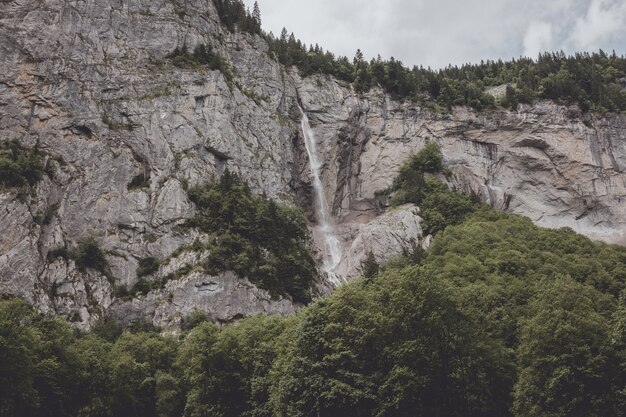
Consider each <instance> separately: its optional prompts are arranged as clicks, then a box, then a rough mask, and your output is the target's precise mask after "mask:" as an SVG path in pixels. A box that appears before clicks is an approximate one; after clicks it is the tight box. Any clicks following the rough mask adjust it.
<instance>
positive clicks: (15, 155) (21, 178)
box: [0, 141, 53, 189]
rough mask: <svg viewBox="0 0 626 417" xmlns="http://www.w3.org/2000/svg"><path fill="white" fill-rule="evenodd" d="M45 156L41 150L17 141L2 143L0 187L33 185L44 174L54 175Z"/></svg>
mask: <svg viewBox="0 0 626 417" xmlns="http://www.w3.org/2000/svg"><path fill="white" fill-rule="evenodd" d="M44 156H45V155H44V154H43V153H42V152H40V151H39V150H37V149H30V148H25V147H23V146H22V145H20V144H19V142H17V141H9V142H2V143H0V189H1V188H20V187H32V186H34V185H35V184H37V182H39V180H41V179H42V178H43V176H44V175H50V176H52V173H53V172H52V170H51V168H47V167H46V164H45V163H44Z"/></svg>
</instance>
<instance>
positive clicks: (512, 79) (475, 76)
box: [213, 0, 626, 112]
mask: <svg viewBox="0 0 626 417" xmlns="http://www.w3.org/2000/svg"><path fill="white" fill-rule="evenodd" d="M213 2H214V4H215V5H216V8H217V10H218V13H219V15H220V18H221V20H222V22H223V24H224V25H225V26H226V27H227V28H228V29H229V30H230V31H237V30H239V31H243V32H249V33H253V34H259V35H261V36H264V37H265V39H266V40H267V41H268V43H269V45H270V50H271V52H272V53H274V54H275V56H276V57H277V59H278V60H279V61H280V62H281V63H282V64H284V65H287V66H291V65H296V66H297V67H298V68H299V69H300V71H301V74H302V75H304V76H308V75H312V74H330V75H332V76H334V77H336V78H337V79H339V80H343V81H346V82H349V83H352V84H353V85H354V88H355V89H356V90H357V91H358V92H366V91H368V90H369V89H370V88H372V87H374V86H376V85H378V86H380V87H382V88H383V89H384V90H385V91H386V92H387V93H389V94H390V95H392V96H393V97H394V98H396V99H409V100H415V101H421V102H426V103H430V104H435V105H436V106H439V107H440V108H442V109H450V108H451V106H456V105H467V106H471V107H473V108H475V109H478V110H481V109H485V108H493V107H495V106H496V105H497V104H500V105H502V106H504V107H509V108H513V109H514V108H516V107H517V105H518V104H519V103H531V102H532V101H533V100H535V99H536V98H544V99H551V100H555V101H558V102H563V103H568V104H569V103H576V104H578V105H579V106H580V108H581V109H582V110H583V111H589V110H592V111H597V112H606V111H612V112H620V111H624V110H626V89H625V88H626V57H624V56H618V55H616V54H615V53H614V52H613V53H612V54H606V53H605V52H603V51H599V52H597V53H592V54H589V53H577V54H575V55H573V56H566V55H565V54H564V53H563V52H558V53H544V54H541V55H539V57H538V58H537V59H536V60H534V59H531V58H520V59H517V60H515V59H514V60H511V61H508V62H503V61H501V60H498V61H487V62H481V63H480V64H467V65H462V66H460V67H458V66H449V67H447V68H444V69H441V70H432V69H430V68H423V67H417V66H414V67H413V68H407V67H405V66H404V65H403V64H402V62H401V61H399V60H396V59H394V58H393V57H391V58H390V59H388V60H383V59H381V57H380V56H378V57H377V58H376V59H372V60H370V61H369V62H368V61H366V60H365V59H364V56H363V53H362V52H361V51H360V50H358V51H357V52H356V54H355V56H354V58H353V59H352V60H350V59H348V58H347V57H344V56H342V57H335V55H333V54H332V53H331V52H328V51H326V52H325V51H324V50H323V48H321V47H320V46H319V45H315V46H313V45H310V46H309V47H308V48H307V47H306V45H305V44H303V43H302V42H301V41H300V40H298V39H297V38H296V37H295V35H294V34H293V33H291V34H290V33H289V32H287V30H286V29H283V30H282V32H281V33H280V34H279V35H278V36H274V35H273V34H272V33H269V34H267V33H264V32H263V31H262V30H261V26H260V23H261V15H260V12H259V9H258V6H257V5H255V9H254V11H253V12H249V11H247V10H246V8H245V6H244V4H243V2H242V1H241V0H213ZM500 85H506V86H507V87H506V91H505V96H504V97H502V98H501V99H500V102H499V103H497V102H496V99H494V97H493V96H492V95H491V94H488V93H487V92H486V88H487V87H490V86H500Z"/></svg>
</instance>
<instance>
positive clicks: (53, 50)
mask: <svg viewBox="0 0 626 417" xmlns="http://www.w3.org/2000/svg"><path fill="white" fill-rule="evenodd" d="M199 44H206V45H209V46H211V47H212V48H213V50H214V51H216V52H217V53H218V54H219V55H220V56H221V57H222V58H223V59H224V61H225V62H226V63H227V65H228V67H229V68H230V70H231V72H232V74H233V77H232V79H230V78H229V77H227V76H225V75H224V74H223V73H222V72H220V71H217V70H216V71H209V70H208V69H206V68H204V69H203V68H188V69H185V68H177V67H175V66H173V65H172V63H171V60H169V59H168V58H167V57H168V55H169V54H171V53H172V52H173V51H174V50H175V48H177V47H182V46H183V45H186V46H187V47H188V49H189V50H193V48H194V47H195V46H196V45H199ZM298 104H301V106H302V107H303V108H304V109H305V111H306V112H307V114H308V116H309V118H310V121H311V125H312V128H313V130H314V132H315V134H316V137H317V139H318V142H319V143H318V149H319V150H320V151H321V153H322V155H321V159H322V160H323V161H324V165H323V167H322V178H323V182H324V188H325V191H326V193H327V194H326V196H327V200H328V201H329V202H330V203H331V204H332V207H331V208H332V212H333V214H334V216H335V221H336V225H335V227H336V228H337V230H338V231H339V233H340V237H341V238H342V246H343V252H344V253H343V257H344V260H343V262H342V264H341V265H340V268H339V270H338V272H340V273H341V274H343V275H344V276H345V277H346V278H347V277H350V276H353V275H354V274H355V273H356V271H357V266H358V264H359V263H360V260H361V259H362V258H363V256H364V250H365V249H366V248H367V249H372V250H373V251H374V253H375V254H376V256H377V257H378V258H380V259H384V258H386V257H389V256H391V255H393V254H395V253H397V252H399V251H401V250H402V246H403V245H404V244H406V243H407V242H411V241H412V240H413V239H418V240H419V239H423V237H422V236H420V234H421V232H420V229H419V217H418V215H417V214H415V213H416V212H415V209H412V208H401V209H398V210H396V211H391V212H388V213H386V214H385V210H386V208H385V207H384V206H382V205H381V204H380V202H377V201H376V199H375V197H374V193H375V191H377V190H381V189H383V188H385V187H387V186H388V185H389V184H390V183H391V182H392V180H393V178H394V177H395V175H396V173H397V172H398V169H399V167H400V166H401V164H402V163H403V162H404V160H406V158H407V157H408V156H409V155H410V154H411V153H413V152H415V151H417V150H419V149H420V148H421V147H422V146H423V145H424V143H425V142H426V141H428V140H432V141H436V142H437V143H439V144H440V145H441V146H442V150H443V154H444V157H445V162H446V164H447V166H448V167H449V168H450V169H451V170H452V172H453V173H454V180H453V185H455V186H456V187H458V188H459V189H461V190H463V191H466V192H474V193H477V194H479V195H480V196H482V198H483V199H484V201H486V202H488V203H489V204H491V205H492V206H494V207H496V208H498V209H503V210H510V211H513V212H515V213H519V214H523V215H526V216H529V217H531V218H532V219H533V220H535V221H536V222H537V223H539V224H541V225H546V226H550V227H560V226H569V227H572V228H573V229H574V230H576V231H579V232H581V233H583V234H586V235H588V236H590V237H592V238H595V239H602V240H605V241H609V242H618V243H626V224H625V223H626V209H625V205H624V199H625V198H626V177H625V174H624V168H625V166H626V116H624V115H607V116H606V117H599V116H590V115H581V114H580V113H579V112H578V111H577V110H575V109H573V108H566V107H562V106H558V105H556V104H553V103H550V102H539V103H537V104H536V105H534V106H520V109H519V110H518V111H516V112H511V111H504V110H499V111H491V112H485V113H482V114H479V113H476V112H473V111H470V110H468V109H465V108H456V109H454V111H453V112H452V114H450V115H441V114H436V113H433V112H432V111H430V110H428V109H425V108H422V107H420V106H418V105H415V104H411V103H398V102H395V101H393V100H391V99H390V98H389V97H388V96H387V95H385V94H384V93H383V92H382V91H381V90H379V89H374V90H372V91H371V92H369V93H367V94H365V95H362V96H358V95H357V94H355V93H354V92H353V90H352V89H351V88H350V86H349V85H346V84H344V83H342V82H339V81H336V80H334V79H332V78H331V77H328V76H313V77H309V78H306V79H301V78H300V77H299V76H298V74H297V71H296V70H295V69H293V68H283V67H282V66H281V65H280V64H278V63H277V61H276V60H275V59H274V58H273V57H272V56H270V54H269V53H268V46H267V44H266V42H265V41H264V40H263V39H262V38H260V37H257V36H252V35H249V34H241V33H240V34H231V33H229V32H227V31H225V30H224V29H223V28H222V26H221V25H220V23H219V19H218V17H217V14H216V12H215V10H214V7H213V5H212V2H211V1H207V0H187V1H185V2H177V1H171V0H160V1H153V0H130V1H119V0H86V1H65V0H63V1H62V0H19V1H18V0H13V1H4V2H3V3H2V11H0V138H1V139H2V140H12V139H16V140H18V141H20V142H21V143H22V144H23V145H24V146H29V147H32V146H38V147H39V148H40V149H42V150H43V151H45V152H46V153H47V154H48V155H49V158H50V162H49V163H50V164H52V165H54V167H55V175H54V178H52V179H51V178H47V177H46V178H44V179H43V180H42V181H40V182H39V184H38V185H37V187H36V189H35V190H34V191H35V192H34V193H32V195H31V196H29V197H28V198H26V199H24V198H23V197H19V196H18V195H17V193H16V192H15V191H13V190H3V191H2V192H1V194H0V205H1V210H0V233H2V238H1V239H0V293H2V294H4V295H13V296H20V297H23V298H25V299H26V300H28V301H29V302H31V303H33V304H34V305H35V306H37V308H38V309H39V310H40V311H43V312H46V313H50V314H61V315H64V316H66V317H69V318H70V319H72V320H73V321H74V322H75V323H76V324H77V325H78V326H81V327H83V328H88V327H89V326H91V325H92V324H93V323H94V321H95V320H97V319H98V318H99V317H101V316H102V315H103V314H106V313H111V314H114V315H115V316H118V317H119V318H122V319H123V320H126V321H132V320H135V319H142V320H143V319H146V320H149V321H152V322H153V323H154V324H157V325H164V326H175V325H176V324H177V323H179V322H180V319H181V317H183V316H184V315H185V314H188V313H190V312H191V311H193V310H194V309H201V310H204V311H205V312H207V313H208V314H209V316H210V317H212V318H214V319H215V320H222V321H228V320H234V319H237V318H239V317H241V316H245V315H250V314H255V313H259V312H265V313H271V314H288V313H291V312H293V311H294V310H295V309H296V308H297V307H298V306H296V305H294V304H293V303H291V302H290V301H289V300H287V299H272V298H271V297H270V296H269V294H267V293H266V292H264V291H263V290H259V289H258V288H256V287H254V285H252V284H251V283H249V282H248V281H247V280H245V279H240V278H237V277H235V276H234V275H233V274H230V273H224V274H220V275H219V276H216V277H214V276H208V275H206V274H204V273H202V272H201V271H200V270H198V269H196V270H193V271H191V272H190V273H188V274H185V275H184V276H181V277H179V278H178V279H176V280H173V281H169V282H168V283H167V285H166V287H165V288H164V289H158V290H154V291H152V292H150V293H149V294H147V295H145V296H138V297H137V298H135V299H133V300H130V301H123V300H122V299H120V298H119V297H116V296H115V288H114V287H113V285H112V284H111V282H114V283H115V286H117V287H126V288H132V286H133V285H134V284H136V283H137V281H138V277H137V273H136V270H137V267H138V265H139V262H140V260H142V259H144V258H148V257H154V258H156V259H159V260H164V259H168V258H170V257H171V255H172V254H173V253H174V252H175V251H176V250H177V249H179V248H180V247H182V246H185V245H189V244H190V243H192V242H193V240H194V239H195V238H196V237H197V236H196V235H194V233H190V232H189V231H184V230H181V228H180V227H179V226H180V225H181V224H182V223H184V222H185V221H186V220H187V219H189V218H190V217H191V216H193V215H194V212H195V208H194V206H193V204H192V203H191V202H190V201H189V200H188V198H187V195H186V192H185V188H186V187H187V186H189V185H194V184H199V183H204V182H207V181H211V179H212V178H214V177H219V176H220V175H221V174H222V173H223V172H224V170H225V169H226V168H228V169H230V170H232V171H235V172H237V173H238V174H240V175H241V176H242V177H243V178H244V179H245V180H246V181H248V183H249V184H250V185H251V188H252V189H253V191H255V192H257V193H265V194H266V195H268V196H269V197H272V198H276V199H280V200H282V201H283V202H285V203H288V204H292V203H296V204H299V205H301V206H302V207H303V208H305V209H306V210H307V212H308V215H309V219H310V220H311V221H312V226H314V221H315V216H314V213H313V212H312V207H314V205H313V198H314V197H313V193H312V192H311V179H310V170H309V168H308V160H307V156H306V152H305V151H304V145H303V141H302V134H301V132H300V128H299V118H300V115H299V111H298ZM380 215H383V216H382V217H378V216H380ZM42 219H45V221H43V220H42ZM86 237H92V238H94V239H95V240H96V241H97V242H98V244H99V245H100V247H101V248H102V250H103V252H104V253H105V255H106V258H107V261H108V263H109V265H110V269H111V276H112V279H108V278H107V277H105V276H104V275H102V274H100V273H96V272H95V271H86V272H81V271H79V270H78V269H77V268H76V265H75V263H74V262H73V261H72V260H71V259H66V258H64V257H62V256H61V257H57V256H49V253H50V252H51V251H53V250H58V249H60V248H67V249H68V250H72V249H73V248H75V247H76V245H77V244H78V242H79V241H80V240H81V239H84V238H86ZM201 255H202V254H196V256H201ZM207 256H210V254H209V255H207ZM170 263H171V262H170ZM162 273H164V272H163V271H159V272H158V274H162ZM205 284H206V285H205ZM323 286H324V285H323V284H322V287H323Z"/></svg>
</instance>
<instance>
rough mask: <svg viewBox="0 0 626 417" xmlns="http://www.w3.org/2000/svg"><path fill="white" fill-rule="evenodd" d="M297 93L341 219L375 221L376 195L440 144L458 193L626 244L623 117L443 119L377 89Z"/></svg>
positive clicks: (340, 87) (510, 114)
mask: <svg viewBox="0 0 626 417" xmlns="http://www.w3.org/2000/svg"><path fill="white" fill-rule="evenodd" d="M320 86H321V87H320ZM298 91H299V92H300V96H301V97H302V102H303V104H304V107H305V108H306V109H307V110H308V111H310V112H311V115H310V117H309V118H310V121H311V124H312V126H313V128H314V130H316V134H317V136H318V138H319V140H320V141H322V142H323V144H324V145H323V146H320V149H325V151H326V156H325V158H324V160H326V161H328V163H327V165H326V166H325V171H324V172H323V174H322V176H323V178H324V182H325V184H326V189H327V190H328V192H329V195H328V198H329V201H333V211H334V214H335V216H337V218H338V219H339V221H340V222H348V223H350V222H353V221H355V219H358V220H357V221H359V222H367V221H369V220H371V218H372V217H373V216H374V215H376V213H377V212H378V211H379V207H378V206H379V203H378V202H377V201H376V199H375V192H376V191H377V190H383V189H385V188H386V187H388V186H389V185H390V184H391V182H392V181H393V178H394V177H395V175H396V174H397V172H398V170H399V168H400V166H401V165H402V163H403V162H404V161H405V160H406V158H407V157H408V155H410V154H412V153H415V152H416V151H418V150H419V149H420V148H421V147H422V146H423V145H424V143H426V141H435V142H437V143H438V144H439V145H440V146H441V148H442V152H443V155H444V161H445V164H446V166H447V167H448V168H449V169H450V170H451V171H452V173H453V174H454V176H453V180H452V186H454V187H456V188H457V189H459V190H462V191H464V192H468V193H475V194H477V195H479V196H480V197H481V198H482V199H483V201H485V202H486V203H488V204H490V205H491V206H493V207H495V208H497V209H500V210H509V211H512V212H514V213H518V214H521V215H524V216H528V217H530V218H531V219H533V220H534V221H535V222H536V223H538V224H539V225H542V226H547V227H571V228H572V229H574V230H576V231H577V232H579V233H582V234H585V235H587V236H589V237H591V238H593V239H598V240H603V241H606V242H612V243H621V244H626V205H625V204H624V201H626V200H625V199H626V174H625V172H624V169H625V167H626V115H606V116H604V117H600V116H595V115H589V114H581V113H580V111H579V110H578V109H577V108H574V107H564V106H560V105H557V104H555V103H552V102H548V101H540V102H538V103H536V104H535V105H533V106H528V105H521V106H520V107H519V109H518V110H517V111H506V110H498V111H489V112H483V113H477V112H475V111H472V110H470V109H467V108H455V109H453V111H452V113H451V114H445V115H442V114H437V113H434V112H433V111H431V110H429V109H427V108H424V107H420V106H418V105H415V104H412V103H398V102H395V101H393V100H390V99H389V97H388V96H386V95H385V94H384V93H383V92H382V91H380V90H372V91H370V92H369V93H368V94H365V95H363V96H357V95H355V94H354V93H353V91H352V90H351V89H350V87H349V86H347V85H345V84H343V83H341V82H337V81H334V80H331V79H329V78H328V77H313V78H309V79H304V80H299V85H298Z"/></svg>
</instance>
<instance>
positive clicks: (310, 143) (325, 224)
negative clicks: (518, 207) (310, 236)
mask: <svg viewBox="0 0 626 417" xmlns="http://www.w3.org/2000/svg"><path fill="white" fill-rule="evenodd" d="M299 109H300V114H301V115H302V122H301V125H302V134H303V135H304V146H305V148H306V152H307V154H308V155H309V162H310V164H311V173H312V174H313V188H314V189H315V196H316V197H317V198H316V199H317V214H318V221H319V223H320V227H321V229H322V234H323V236H324V243H325V246H326V248H325V249H326V259H325V261H324V265H323V267H322V268H323V270H324V272H326V273H327V274H328V277H329V278H330V279H331V281H332V282H333V284H335V285H339V284H341V280H340V279H339V277H338V276H337V274H335V273H334V270H335V268H337V265H339V262H341V249H340V245H339V239H337V237H336V236H335V233H334V230H333V225H332V222H331V217H330V213H329V212H328V206H327V204H326V197H325V196H324V188H323V187H322V180H321V178H320V168H321V164H320V162H319V160H318V158H317V145H316V143H315V135H314V134H313V130H311V125H310V124H309V118H308V117H307V115H306V114H305V113H304V110H302V107H299Z"/></svg>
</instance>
